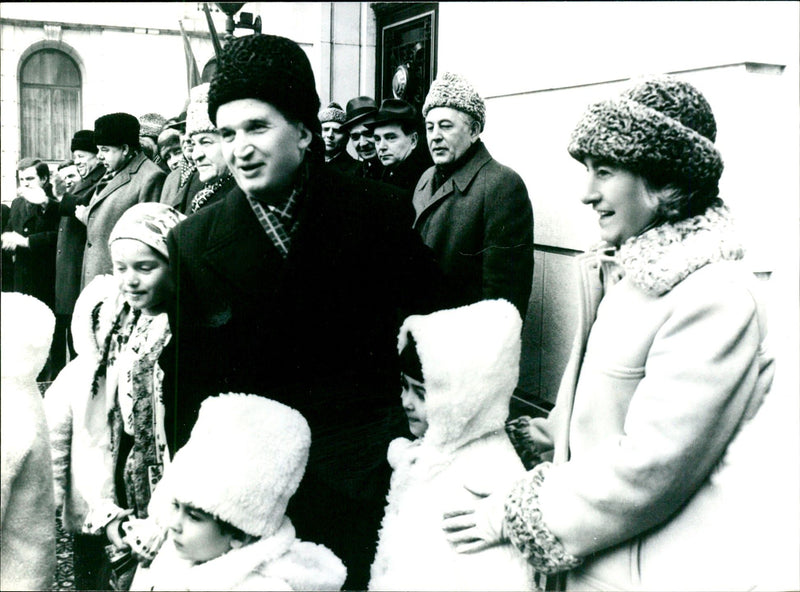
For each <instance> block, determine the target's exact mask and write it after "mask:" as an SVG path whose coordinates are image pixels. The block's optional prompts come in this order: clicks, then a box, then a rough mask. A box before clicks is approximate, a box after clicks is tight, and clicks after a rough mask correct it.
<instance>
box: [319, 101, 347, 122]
mask: <svg viewBox="0 0 800 592" xmlns="http://www.w3.org/2000/svg"><path fill="white" fill-rule="evenodd" d="M345 119H347V114H346V113H345V112H344V109H342V106H341V105H340V104H339V103H329V104H328V106H327V107H325V108H324V109H323V110H322V111H320V112H319V122H320V123H328V122H330V121H333V122H335V123H344V121H345Z"/></svg>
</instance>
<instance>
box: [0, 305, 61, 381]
mask: <svg viewBox="0 0 800 592" xmlns="http://www.w3.org/2000/svg"><path fill="white" fill-rule="evenodd" d="M55 325H56V318H55V316H54V315H53V312H52V311H51V310H50V308H48V306H47V305H46V304H45V303H44V302H42V301H41V300H39V299H37V298H34V297H33V296H28V295H27V294H21V293H19V292H3V293H2V296H0V327H2V331H0V372H2V376H3V378H8V377H13V378H19V379H30V380H35V379H36V376H37V375H38V374H39V372H41V371H42V368H44V365H45V362H47V355H48V353H49V351H50V343H51V342H52V341H53V330H54V329H55Z"/></svg>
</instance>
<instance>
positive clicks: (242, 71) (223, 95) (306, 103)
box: [208, 34, 320, 134]
mask: <svg viewBox="0 0 800 592" xmlns="http://www.w3.org/2000/svg"><path fill="white" fill-rule="evenodd" d="M238 99H259V100H261V101H264V102H266V103H269V104H270V105H272V106H273V107H275V108H276V109H278V111H280V112H281V113H282V114H283V115H285V116H287V117H288V118H290V119H293V120H295V121H300V122H302V123H304V124H305V125H306V127H308V129H310V130H311V131H312V132H313V133H315V134H319V133H320V123H319V119H317V113H318V112H319V96H318V95H317V88H316V83H315V81H314V72H313V70H312V69H311V62H309V61H308V56H307V55H306V53H305V52H304V51H303V49H302V48H301V47H300V46H299V45H298V44H297V43H295V42H294V41H292V40H291V39H287V38H285V37H279V36H277V35H262V34H256V35H245V36H244V37H237V38H235V39H233V40H232V41H230V42H229V43H228V44H227V45H226V46H225V48H224V49H223V50H222V54H221V56H220V59H219V66H218V67H217V72H216V74H215V75H214V79H213V80H212V81H211V88H210V90H209V93H208V115H209V117H210V119H211V121H212V122H214V123H216V122H217V110H218V109H219V107H220V105H224V104H225V103H230V102H231V101H236V100H238Z"/></svg>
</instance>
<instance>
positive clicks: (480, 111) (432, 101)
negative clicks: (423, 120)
mask: <svg viewBox="0 0 800 592" xmlns="http://www.w3.org/2000/svg"><path fill="white" fill-rule="evenodd" d="M435 107H451V108H453V109H457V110H459V111H462V112H464V113H466V114H467V115H469V116H471V117H472V118H474V119H475V121H477V122H478V123H480V125H481V131H483V128H484V126H485V125H486V104H485V103H484V102H483V99H482V98H481V97H480V95H479V94H478V92H477V91H476V90H475V88H474V87H473V86H472V85H471V84H470V83H469V82H468V81H467V79H466V78H464V77H463V76H459V75H458V74H454V73H453V72H445V73H444V74H442V75H441V76H440V77H439V78H437V79H436V80H434V81H433V84H431V89H430V90H429V91H428V96H427V97H425V104H424V105H423V106H422V116H423V117H427V115H428V111H430V110H431V109H433V108H435Z"/></svg>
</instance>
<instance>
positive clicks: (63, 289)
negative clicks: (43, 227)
mask: <svg viewBox="0 0 800 592" xmlns="http://www.w3.org/2000/svg"><path fill="white" fill-rule="evenodd" d="M105 172H106V167H104V166H103V165H102V163H98V164H97V165H96V166H95V167H94V168H93V169H92V170H91V171H89V174H88V175H87V176H86V177H85V178H83V179H81V180H80V181H78V183H77V184H76V185H75V186H74V187H73V188H72V191H70V192H68V193H66V194H65V195H64V197H63V198H61V203H60V204H59V213H60V215H61V219H60V221H59V223H58V239H57V242H56V299H55V307H54V309H53V310H54V312H55V313H56V314H57V315H71V314H72V310H73V309H74V308H75V301H76V300H77V299H78V294H79V293H80V291H81V270H82V268H83V250H84V248H85V247H86V226H85V225H84V224H83V222H81V221H80V220H77V219H76V218H75V206H86V205H88V204H89V200H90V199H91V197H92V193H94V186H95V185H96V184H97V183H98V181H100V179H102V178H103V175H104V174H105Z"/></svg>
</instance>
